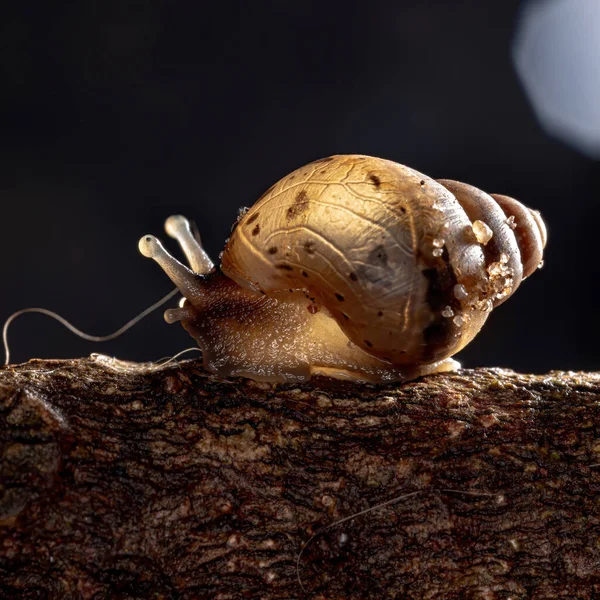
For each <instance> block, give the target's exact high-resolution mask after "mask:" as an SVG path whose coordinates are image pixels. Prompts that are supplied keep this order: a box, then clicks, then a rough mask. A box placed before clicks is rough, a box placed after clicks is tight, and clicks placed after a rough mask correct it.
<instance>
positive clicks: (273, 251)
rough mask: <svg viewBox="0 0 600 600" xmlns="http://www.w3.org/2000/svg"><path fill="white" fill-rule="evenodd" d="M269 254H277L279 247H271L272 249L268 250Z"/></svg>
mask: <svg viewBox="0 0 600 600" xmlns="http://www.w3.org/2000/svg"><path fill="white" fill-rule="evenodd" d="M267 252H268V253H269V254H277V246H271V247H270V248H269V249H268V250H267Z"/></svg>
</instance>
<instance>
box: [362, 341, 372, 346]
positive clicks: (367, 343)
mask: <svg viewBox="0 0 600 600" xmlns="http://www.w3.org/2000/svg"><path fill="white" fill-rule="evenodd" d="M363 342H364V343H365V345H366V346H368V347H369V348H372V347H373V342H370V341H369V340H363Z"/></svg>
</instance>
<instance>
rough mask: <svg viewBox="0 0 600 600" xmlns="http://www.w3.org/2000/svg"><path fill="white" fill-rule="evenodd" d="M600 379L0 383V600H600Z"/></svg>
mask: <svg viewBox="0 0 600 600" xmlns="http://www.w3.org/2000/svg"><path fill="white" fill-rule="evenodd" d="M599 401H600V374H593V373H587V374H586V373H560V372H554V373H550V374H548V375H544V376H536V375H521V374H517V373H514V372H512V371H505V370H499V369H479V370H472V371H467V370H465V371H460V372H459V373H455V374H443V375H435V376H431V377H428V378H425V379H421V380H418V381H416V382H412V383H409V384H406V385H403V386H399V385H395V386H388V387H376V386H370V385H357V384H353V383H346V382H341V381H336V380H328V379H325V378H323V379H315V380H314V381H313V382H312V383H310V384H306V385H271V384H264V383H255V382H252V381H249V380H243V379H232V380H228V381H227V380H223V379H220V378H218V377H215V376H212V375H210V374H207V373H206V372H205V371H203V370H202V369H201V368H200V367H199V366H198V363H196V362H194V361H186V362H184V363H182V364H181V365H179V366H171V367H163V368H155V367H150V366H149V365H136V364H133V363H124V362H119V361H115V360H112V359H108V358H106V357H102V356H94V357H92V358H89V359H82V360H69V361H57V360H54V361H39V360H38V361H31V362H29V363H26V364H23V365H18V366H13V367H10V368H5V369H0V411H1V412H0V415H1V416H0V444H1V446H2V447H1V451H2V463H1V466H0V482H1V484H0V597H2V598H5V597H6V598H13V597H15V598H61V599H63V598H84V599H87V598H95V599H96V598H151V597H152V598H165V599H168V598H215V599H216V598H219V599H228V598H242V597H243V598H261V599H264V600H270V599H275V598H281V599H283V598H285V599H290V598H315V599H316V598H320V599H322V600H324V599H327V600H334V599H342V598H343V599H354V598H356V599H365V598H444V599H453V598H474V599H475V598H477V599H479V598H481V599H495V598H498V599H500V598H504V599H506V598H512V599H513V600H517V599H520V598H540V599H541V598H593V597H596V596H598V595H599V594H600V502H599V498H600V403H599Z"/></svg>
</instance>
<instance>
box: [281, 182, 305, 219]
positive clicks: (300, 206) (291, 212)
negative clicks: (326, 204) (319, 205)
mask: <svg viewBox="0 0 600 600" xmlns="http://www.w3.org/2000/svg"><path fill="white" fill-rule="evenodd" d="M309 204H310V201H309V199H308V194H307V193H306V192H305V191H304V190H301V191H299V192H298V193H297V194H296V198H295V199H294V204H292V205H291V206H290V207H289V208H288V209H287V212H286V215H285V216H286V219H287V220H288V221H291V220H292V219H295V218H296V217H298V216H299V215H301V214H302V213H303V212H306V211H307V210H308V207H309Z"/></svg>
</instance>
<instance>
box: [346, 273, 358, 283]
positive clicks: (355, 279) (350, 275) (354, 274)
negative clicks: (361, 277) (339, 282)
mask: <svg viewBox="0 0 600 600" xmlns="http://www.w3.org/2000/svg"><path fill="white" fill-rule="evenodd" d="M348 277H350V279H351V280H352V281H358V275H357V274H356V273H350V274H349V275H348Z"/></svg>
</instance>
